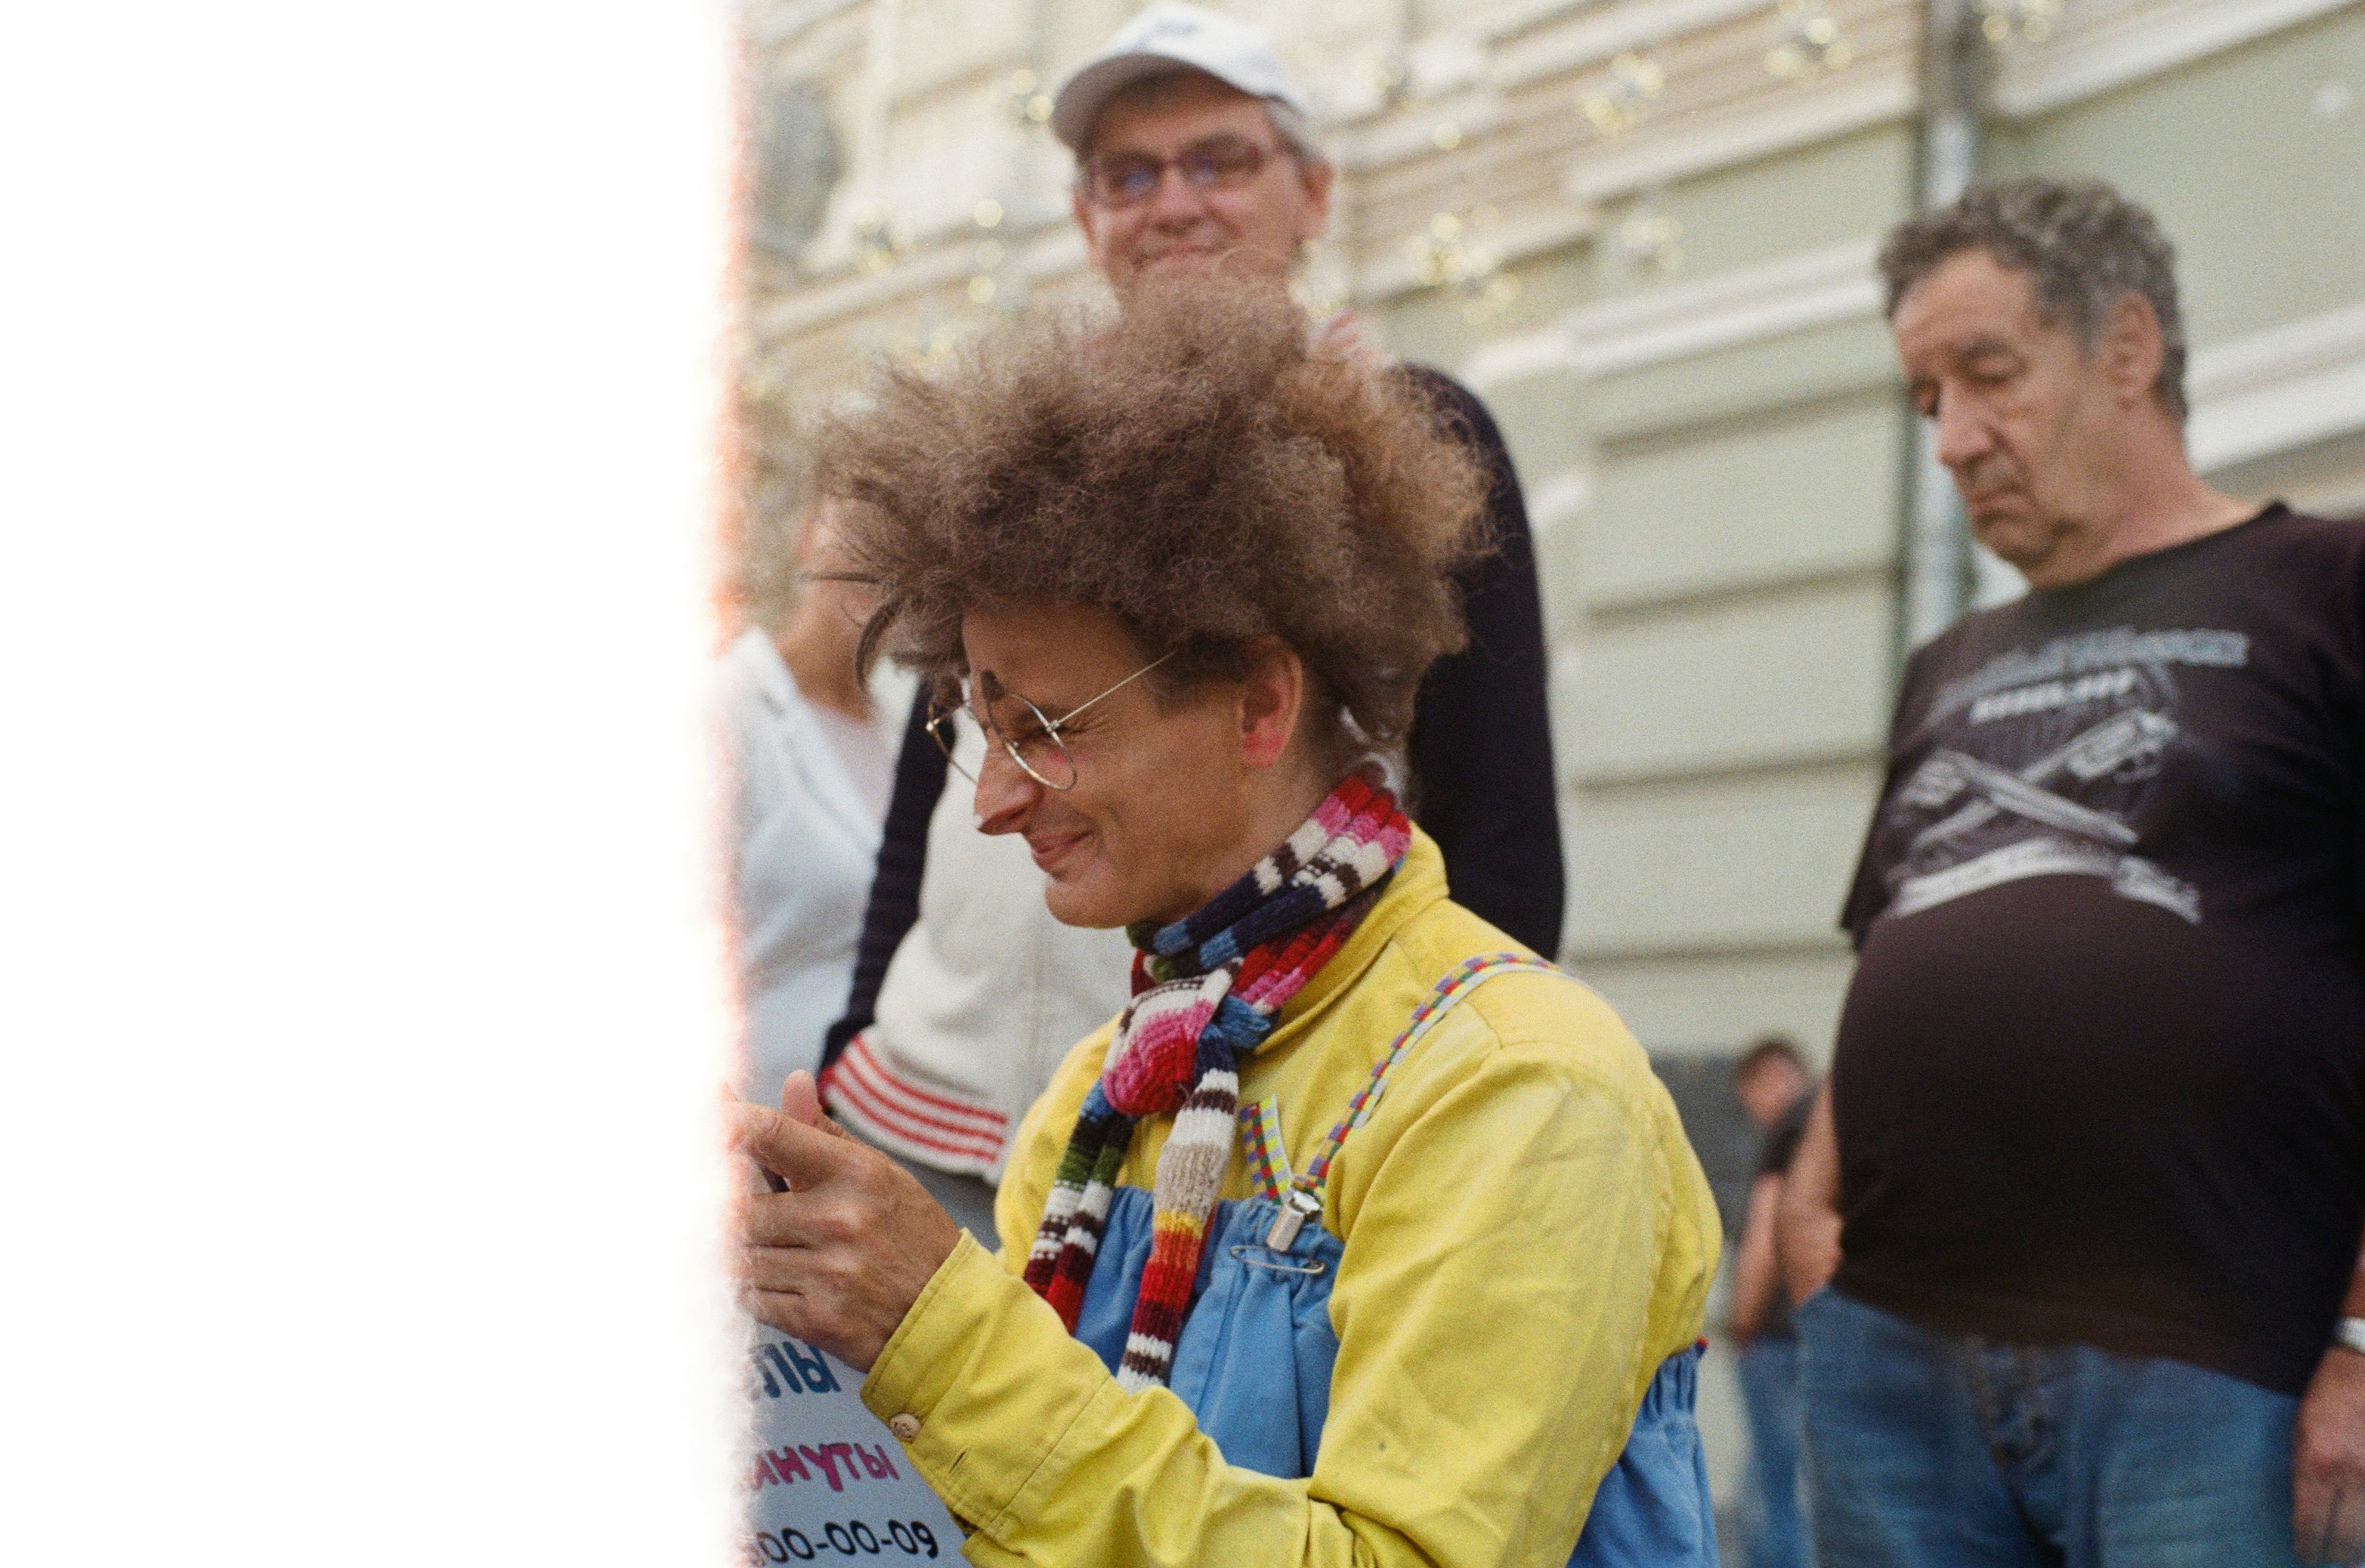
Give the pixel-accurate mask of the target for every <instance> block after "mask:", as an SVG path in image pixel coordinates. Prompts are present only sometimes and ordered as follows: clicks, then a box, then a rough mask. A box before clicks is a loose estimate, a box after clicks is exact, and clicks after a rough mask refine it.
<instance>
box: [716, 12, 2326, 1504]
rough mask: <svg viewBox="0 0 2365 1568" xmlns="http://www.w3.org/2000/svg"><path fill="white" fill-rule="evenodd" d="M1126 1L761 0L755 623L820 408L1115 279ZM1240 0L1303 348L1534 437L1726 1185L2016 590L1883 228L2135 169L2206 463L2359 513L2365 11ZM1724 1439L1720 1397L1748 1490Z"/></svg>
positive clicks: (750, 358) (1596, 894) (1590, 748)
mask: <svg viewBox="0 0 2365 1568" xmlns="http://www.w3.org/2000/svg"><path fill="white" fill-rule="evenodd" d="M1136 8H1137V7H1136V5H1135V4H1134V3H1133V0H750V9H749V11H748V13H747V31H746V36H747V43H748V52H747V61H746V81H747V84H748V89H749V92H748V102H749V105H750V116H749V131H750V136H749V145H750V149H751V151H752V154H753V156H752V158H751V163H752V165H753V171H754V175H755V177H754V178H753V180H752V181H751V186H752V190H751V198H752V199H751V213H750V222H749V223H748V225H747V233H748V241H749V244H748V253H747V259H746V263H745V280H746V284H747V312H746V322H745V333H746V335H745V343H744V345H743V351H744V352H743V366H744V381H743V392H744V393H745V407H746V409H747V410H748V413H749V420H748V426H749V428H750V429H751V430H753V431H757V432H758V434H759V436H760V439H759V441H758V442H757V447H758V456H757V462H756V465H755V468H754V471H753V473H752V475H751V484H752V492H753V494H752V500H753V505H752V506H751V509H750V517H751V534H750V537H751V541H752V543H751V544H750V546H749V548H748V549H747V551H746V552H745V559H744V560H743V562H742V563H741V565H740V566H739V567H738V568H737V570H738V580H737V582H736V584H735V585H734V587H735V592H736V597H737V598H738V599H740V600H741V602H742V603H743V604H744V605H745V609H746V610H747V612H748V613H751V614H754V615H757V616H758V617H760V616H762V615H763V614H764V613H765V612H766V607H767V603H768V596H770V595H772V594H774V593H775V592H776V591H777V585H776V584H774V583H773V582H772V581H771V579H770V577H769V576H768V574H767V572H766V570H765V569H764V563H765V562H766V561H767V560H768V559H773V558H777V550H776V548H774V547H773V545H772V543H770V542H771V541H773V540H775V539H776V537H777V534H778V531H779V526H780V521H781V518H782V515H783V512H784V510H785V509H786V507H787V505H788V503H789V502H790V501H791V500H792V499H793V497H794V493H795V485H794V477H795V464H796V435H797V431H798V430H799V429H800V428H801V422H802V421H803V420H806V419H808V418H809V417H810V416H811V415H812V413H813V411H814V410H816V409H821V408H823V407H824V406H826V405H827V403H828V402H829V400H830V399H831V398H835V397H837V396H840V395H841V394H843V393H844V392H845V391H846V389H847V388H848V387H849V386H853V385H854V384H855V383H856V381H857V379H858V378H859V376H860V375H861V374H862V370H863V367H864V366H865V364H868V363H869V362H870V361H871V360H873V359H874V358H875V357H876V356H879V355H881V354H887V355H893V356H897V357H899V358H902V359H903V360H905V361H907V362H912V363H917V364H928V363H931V362H934V361H937V360H940V359H941V358H942V357H943V356H944V355H946V354H947V353H949V352H950V351H951V349H952V348H953V346H954V345H955V344H956V343H958V341H959V339H960V337H961V336H962V334H964V333H966V332H968V331H970V330H975V329H976V328H977V327H978V326H980V325H981V324H982V323H984V322H987V321H990V320H992V319H994V318H995V317H997V316H998V315H1000V314H1002V313H1004V312H1008V311H1012V310H1017V309H1024V308H1027V307H1029V306H1031V305H1034V304H1037V303H1041V302H1045V301H1057V300H1059V299H1063V298H1069V297H1078V296H1082V295H1084V294H1087V293H1090V292H1091V291H1093V289H1094V288H1096V285H1095V284H1094V283H1093V280H1092V278H1091V276H1090V274H1088V272H1087V270H1086V268H1085V266H1084V260H1083V253H1082V246H1081V244H1080V243H1079V241H1078V240H1077V237H1076V235H1075V233H1074V230H1073V229H1072V226H1071V224H1070V219H1069V216H1068V181H1069V179H1070V174H1071V164H1070V160H1069V158H1068V155H1067V153H1066V151H1065V150H1064V149H1062V148H1060V147H1059V145H1058V144H1057V142H1056V141H1055V140H1053V139H1052V137H1051V135H1050V133H1049V131H1048V129H1047V127H1046V126H1045V125H1044V123H1043V122H1044V120H1045V118H1047V117H1048V111H1049V99H1048V92H1049V90H1050V89H1051V88H1052V87H1054V86H1055V85H1056V84H1058V83H1059V81H1060V80H1061V79H1062V77H1063V76H1064V74H1065V73H1067V72H1068V71H1070V70H1071V69H1072V68H1073V67H1074V66H1075V65H1076V64H1077V63H1079V62H1081V61H1082V60H1083V59H1084V58H1086V57H1087V56H1088V55H1089V54H1090V53H1091V52H1092V51H1093V50H1094V49H1096V48H1097V47H1098V46H1099V44H1100V43H1101V41H1102V40H1103V39H1105V38H1106V37H1107V36H1108V34H1109V33H1110V32H1112V31H1113V30H1114V29H1115V28H1116V26H1117V25H1118V24H1119V23H1120V22H1122V21H1123V20H1124V19H1125V17H1126V16H1128V15H1130V14H1131V12H1132V11H1133V10H1134V9H1136ZM1216 8H1218V9H1223V10H1227V11H1229V12H1231V13H1233V14H1235V15H1238V16H1240V17H1244V18H1245V19H1248V20H1250V21H1253V22H1255V23H1257V24H1259V25H1261V27H1263V28H1266V29H1267V30H1268V31H1269V32H1271V33H1272V35H1273V36H1274V37H1275V39H1276V40H1277V42H1278V44H1279V46H1280V48H1281V50H1282V52H1283V57H1284V58H1285V59H1286V60H1287V61H1288V62H1290V63H1291V64H1292V65H1293V66H1294V67H1295V70H1296V71H1297V72H1298V73H1300V75H1301V77H1302V78H1303V79H1304V80H1305V81H1306V83H1307V84H1308V85H1309V86H1310V87H1311V88H1312V89H1313V91H1314V93H1315V94H1316V95H1317V99H1318V103H1319V108H1320V117H1319V118H1320V124H1321V129H1322V133H1323V136H1324V139H1325V141H1326V143H1327V145H1328V149H1329V151H1330V152H1331V154H1332V156H1333V157H1334V159H1335V160H1336V162H1337V163H1338V165H1339V176H1340V177H1339V187H1338V196H1337V206H1336V211H1335V214H1334V220H1333V226H1332V232H1331V236H1330V239H1329V241H1328V243H1327V244H1325V245H1324V246H1323V247H1321V248H1320V249H1319V250H1318V251H1317V253H1315V254H1314V255H1312V256H1310V257H1309V258H1308V262H1307V264H1306V269H1305V273H1304V276H1303V278H1302V280H1301V288H1302V290H1303V292H1304V294H1305V296H1306V301H1307V304H1308V306H1309V308H1312V309H1316V310H1321V311H1328V310H1330V309H1333V308H1339V307H1341V306H1345V307H1349V308H1353V309H1354V310H1356V311H1357V312H1358V313H1359V314H1360V315H1361V316H1362V319H1363V320H1364V322H1365V325H1366V327H1367V329H1368V330H1371V331H1372V332H1373V335H1374V336H1376V337H1377V338H1378V339H1379V340H1380V341H1381V342H1384V344H1385V345H1386V346H1387V347H1388V348H1389V349H1390V350H1391V351H1392V352H1394V353H1396V354H1398V355H1400V356H1402V357H1405V358H1407V359H1413V360H1418V361H1422V362H1426V363H1428V364H1435V365H1438V366H1440V367H1441V368H1443V369H1445V370H1447V371H1449V372H1451V373H1452V374H1453V375H1457V376H1459V377H1460V378H1462V379H1463V380H1464V381H1465V382H1467V383H1468V384H1470V385H1471V386H1473V387H1474V388H1476V389H1477V390H1478V391H1479V392H1480V393H1481V394H1482V395H1483V396H1484V397H1485V398H1486V400H1487V402H1488V404H1489V405H1490V406H1491V407H1492V408H1493V409H1494V411H1495V413H1496V417H1497V418H1498V420H1500V422H1501V425H1502V427H1503V430H1504V432H1505V435H1506V437H1507V439H1508V442H1509V444H1510V447H1511V450H1512V454H1513V455H1514V458H1515V460H1516V461H1517V463H1518V465H1519V469H1520V473H1521V477H1522V479H1523V481H1524V484H1525V487H1526V491H1527V497H1528V505H1529V510H1530V516H1531V518H1532V520H1533V522H1534V526H1535V529H1536V535H1537V542H1538V553H1539V561H1540V570H1541V575H1542V586H1543V591H1544V601H1545V614H1546V625H1547V633H1548V635H1549V637H1550V639H1551V643H1552V650H1553V668H1552V683H1553V705H1554V725H1555V734H1554V740H1555V745H1556V748H1557V754H1558V759H1559V766H1560V768H1561V773H1562V809H1563V812H1564V839H1565V845H1566V854H1567V857H1568V888H1569V899H1570V904H1569V911H1568V920H1567V923H1566V937H1565V943H1564V950H1563V952H1562V953H1561V954H1560V955H1559V957H1560V958H1562V959H1563V960H1564V963H1566V965H1567V966H1568V967H1569V968H1571V969H1573V970H1575V972H1576V973H1577V974H1579V975H1581V976H1582V977H1584V978H1585V979H1586V980H1588V981H1590V982H1591V983H1592V984H1593V985H1595V986H1596V987H1597V988H1598V989H1599V990H1601V991H1603V992H1604V993H1605V994H1606V995H1608V997H1609V999H1610V1000H1611V1001H1612V1002H1614V1003H1615V1004H1616V1005H1617V1006H1618V1008H1619V1011H1620V1013H1621V1014H1623V1015H1624V1016H1625V1018H1626V1019H1627V1020H1628V1022H1629V1023H1630V1024H1631V1025H1632V1027H1633V1029H1634V1031H1635V1033H1636V1034H1637V1036H1640V1038H1641V1039H1642V1042H1643V1044H1644V1045H1645V1046H1646V1047H1649V1048H1650V1050H1651V1051H1652V1053H1653V1058H1655V1059H1656V1060H1658V1062H1659V1063H1660V1065H1661V1068H1662V1070H1663V1072H1664V1074H1665V1075H1666V1076H1667V1077H1668V1079H1669V1081H1670V1082H1671V1083H1672V1084H1673V1085H1674V1086H1675V1087H1676V1092H1677V1097H1678V1099H1679V1101H1680V1102H1682V1103H1684V1106H1685V1110H1686V1115H1687V1124H1688V1125H1689V1126H1690V1127H1691V1130H1692V1133H1693V1137H1694V1140H1695V1142H1696V1143H1697V1144H1698V1146H1699V1147H1700V1148H1701V1150H1702V1154H1703V1158H1704V1159H1705V1160H1706V1162H1707V1163H1708V1164H1709V1168H1710V1174H1711V1176H1712V1178H1715V1179H1717V1180H1718V1182H1719V1185H1720V1188H1721V1191H1722V1192H1723V1193H1725V1194H1726V1196H1727V1197H1728V1199H1729V1200H1730V1199H1732V1198H1734V1197H1737V1196H1738V1193H1739V1191H1740V1189H1741V1188H1743V1187H1745V1185H1746V1181H1747V1175H1748V1171H1747V1163H1746V1162H1747V1158H1748V1155H1747V1147H1748V1141H1749V1139H1748V1135H1747V1132H1746V1129H1745V1127H1743V1126H1742V1125H1741V1124H1740V1122H1739V1119H1738V1114H1737V1110H1736V1109H1735V1108H1734V1107H1733V1105H1732V1101H1731V1097H1730V1095H1729V1094H1727V1093H1725V1092H1724V1076H1723V1072H1724V1064H1725V1063H1726V1062H1728V1061H1729V1060H1730V1056H1731V1053H1732V1051H1733V1050H1734V1049H1735V1048H1736V1047H1739V1046H1740V1045H1741V1044H1742V1043H1743V1041H1745V1040H1746V1039H1748V1038H1750V1037H1752V1036H1755V1035H1758V1034H1760V1033H1763V1032H1765V1031H1768V1030H1782V1031H1785V1032H1787V1033H1789V1034H1791V1035H1792V1036H1796V1037H1797V1038H1798V1039H1799V1041H1800V1042H1801V1043H1802V1045H1804V1046H1805V1047H1807V1050H1808V1052H1809V1054H1810V1056H1820V1055H1821V1054H1823V1053H1826V1052H1827V1051H1828V1049H1829V1047H1830V1042H1831V1039H1832V1036H1833V1029H1834V1025H1835V1023H1836V1020H1837V1015H1838V1010H1839V1006H1840V1002H1841V998H1842V995H1843V993H1844V989H1845V986H1846V982H1847V977H1848V971H1849V966H1850V961H1851V960H1850V955H1849V952H1848V948H1847V946H1846V944H1845V943H1844V940H1843V939H1842V937H1841V936H1840V935H1839V933H1838V931H1837V930H1836V927H1835V924H1834V923H1835V919H1836V914H1837V911H1838V907H1839V902H1840V898H1841V894H1842V891H1843V890H1844V885H1845V882H1846V880H1847V878H1848V875H1849V873H1850V871H1851V869H1852V868H1853V865H1854V861H1855V854H1856V850H1857V846H1858V844H1859V841H1860V839H1861V837H1862V834H1863V832H1864V828H1865V824H1866V819H1867V817H1868V815H1869V813H1870V811H1871V808H1872V805H1873V802H1874V798H1875V794H1876V791H1877V786H1878V783H1879V777H1880V759H1881V748H1882V742H1883V738H1884V734H1885V731H1886V727H1887V722H1888V717H1889V708H1890V705H1891V703H1892V701H1893V700H1894V697H1895V692H1896V681H1897V674H1898V671H1899V668H1900V662H1901V659H1902V656H1903V654H1904V653H1905V651H1906V650H1907V649H1908V648H1909V647H1910V646H1911V643H1912V642H1913V641H1914V640H1916V639H1918V638H1919V637H1921V636H1923V635H1926V634H1928V633H1930V632H1933V631H1934V630H1936V629H1937V628H1938V627H1940V626H1942V625H1943V624H1944V623H1945V620H1946V619H1948V618H1950V617H1951V615H1952V614H1953V613H1955V612H1956V611H1957V610H1959V609H1960V608H1961V606H1962V605H1963V603H1965V602H1966V601H1969V600H1974V599H1992V598H1995V597H2000V596H2002V595H2007V594H2009V593H2011V592H2013V591H2015V590H2016V583H2015V581H2014V580H2013V578H2012V574H2011V573H2010V572H2009V570H2008V568H2004V567H2002V566H2001V565H2000V564H1998V563H1995V562H1993V561H1992V560H1986V559H1980V558H1978V553H1977V552H1976V551H1973V550H1971V549H1969V548H1968V547H1967V545H1965V544H1964V543H1962V540H1961V537H1960V534H1959V532H1958V530H1959V513H1958V511H1956V510H1954V509H1953V508H1952V506H1951V492H1950V490H1949V489H1948V488H1947V487H1946V486H1945V481H1944V479H1943V476H1936V475H1933V471H1932V470H1931V468H1930V459H1929V456H1928V454H1927V451H1926V447H1925V439H1926V438H1924V437H1923V436H1922V434H1921V433H1920V432H1919V431H1918V429H1917V426H1918V421H1917V420H1915V419H1914V418H1913V417H1912V415H1911V409H1910V408H1909V407H1908V406H1907V403H1906V401H1905V398H1904V395H1903V390H1902V387H1901V385H1900V379H1899V376H1898V372H1897V367H1896V362H1895V358H1894V355H1893V353H1892V351H1891V347H1890V343H1889V334H1888V330H1887V327H1886V323H1885V322H1884V321H1883V319H1882V317H1881V312H1880V305H1881V300H1880V296H1879V290H1878V286H1877V282H1876V279H1875V276H1874V272H1873V255H1874V251H1875V248H1876V246H1877V243H1878V240H1879V237H1880V235H1881V234H1882V233H1883V231H1884V230H1887V229H1888V228H1889V226H1890V225H1891V224H1893V223H1895V222H1897V221H1898V220H1899V219H1900V218H1904V217H1906V216H1908V215H1909V214H1911V212H1912V211H1914V210H1915V209H1916V208H1917V207H1918V206H1920V205H1922V203H1924V202H1925V201H1928V200H1931V199H1933V198H1935V197H1938V196H1945V195H1947V194H1950V193H1951V191H1952V190H1953V189H1955V188H1958V186H1959V183H1960V181H1961V180H1962V179H1963V178H1965V177H1967V176H1972V175H2006V174H2034V173H2044V174H2094V175H2100V176H2102V177H2103V178H2106V179H2109V180H2111V181H2112V182H2113V183H2114V184H2116V185H2118V186H2119V187H2120V188H2121V189H2122V190H2123V191H2124V192H2126V193H2127V194H2128V195H2129V196H2133V197H2134V198H2135V199H2136V200H2139V201H2141V202H2144V203H2146V205H2148V206H2149V207H2152V208H2153V210H2154V211H2155V212H2157V213H2158V216H2159V218H2160V219H2161V221H2162V223H2163V225H2164V226H2165V228H2166V229H2167V230H2168V232H2169V236H2170V237H2171V238H2172V239H2173V241H2175V243H2176V245H2177V248H2178V256H2179V274H2180V280H2181V283H2182V286H2183V291H2184V299H2185V309H2186V318H2187V325H2188V328H2189V332H2190V337H2191V346H2192V350H2193V353H2192V360H2191V376H2190V390H2191V402H2192V409H2193V412H2192V417H2191V426H2190V441H2191V448H2192V451H2193V454H2194V456H2195V458H2196V460H2197V462H2198V464H2199V465H2200V466H2201V467H2202V470H2203V471H2204V472H2205V473H2207V474H2209V475H2210V476H2212V477H2213V478H2214V481H2215V482H2216V483H2217V484H2219V485H2220V486H2222V487H2225V488H2226V489H2227V490H2229V491H2231V492H2233V493H2234V494H2236V495H2238V496H2241V497H2244V498H2254V499H2259V500H2263V499H2265V498H2270V497H2272V496H2282V497H2285V498H2289V499H2291V500H2292V501H2293V502H2294V503H2295V504H2299V505H2301V506H2303V507H2308V508H2312V509H2315V510H2324V511H2328V512H2331V513H2334V514H2349V515H2365V0H1459V3H1456V4H1452V5H1448V4H1444V3H1442V0H1227V3H1219V4H1218V5H1217V6H1216ZM1933 479H1934V481H1935V482H1934V483H1933ZM1731 1212H1732V1210H1731V1208H1730V1206H1729V1207H1728V1213H1729V1214H1730V1213H1731ZM1703 1418H1704V1426H1705V1428H1707V1430H1708V1432H1709V1440H1710V1445H1711V1462H1712V1467H1713V1470H1714V1472H1715V1473H1716V1476H1717V1480H1718V1484H1719V1488H1720V1495H1722V1496H1726V1497H1730V1496H1732V1495H1733V1492H1734V1488H1733V1486H1732V1481H1733V1480H1734V1479H1735V1477H1736V1475H1737V1466H1738V1464H1739V1462H1740V1460H1741V1457H1742V1454H1743V1439H1741V1437H1740V1436H1739V1426H1740V1424H1739V1421H1738V1418H1737V1413H1736V1411H1735V1409H1734V1406H1733V1405H1732V1387H1731V1383H1730V1381H1729V1377H1728V1376H1727V1375H1726V1372H1725V1369H1724V1367H1723V1365H1722V1363H1721V1361H1720V1360H1716V1359H1712V1360H1711V1362H1710V1364H1709V1376H1708V1378H1707V1379H1706V1381H1705V1382H1704V1384H1703Z"/></svg>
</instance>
